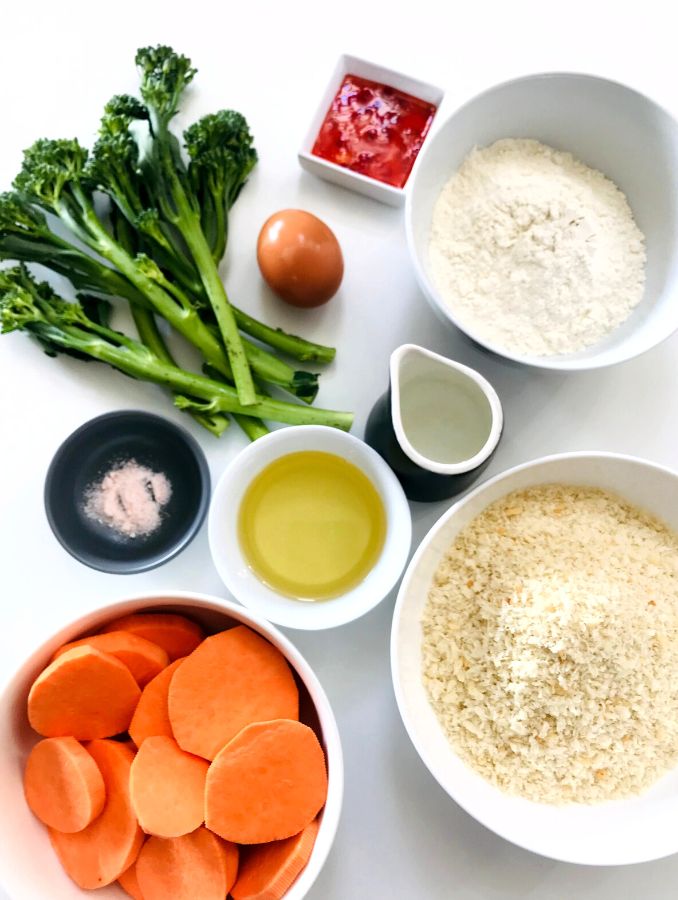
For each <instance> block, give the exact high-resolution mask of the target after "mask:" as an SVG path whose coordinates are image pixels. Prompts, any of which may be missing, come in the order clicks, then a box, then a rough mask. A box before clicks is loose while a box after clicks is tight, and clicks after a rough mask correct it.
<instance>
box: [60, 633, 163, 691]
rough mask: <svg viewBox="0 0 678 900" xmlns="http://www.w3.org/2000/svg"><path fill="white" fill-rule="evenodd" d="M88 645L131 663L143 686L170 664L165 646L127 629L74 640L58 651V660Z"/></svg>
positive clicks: (137, 678)
mask: <svg viewBox="0 0 678 900" xmlns="http://www.w3.org/2000/svg"><path fill="white" fill-rule="evenodd" d="M84 646H87V647H94V648H95V649H97V650H101V652H102V653H110V654H111V656H115V657H116V659H119V660H120V662H121V663H124V664H125V665H126V666H127V668H128V669H129V670H130V672H131V673H132V675H133V676H134V679H135V681H136V682H137V684H138V685H139V687H141V688H143V687H144V686H145V685H146V684H148V682H149V681H150V680H151V679H152V678H155V676H156V675H158V673H160V672H162V670H163V669H164V668H165V666H166V665H167V664H168V663H169V657H168V656H167V653H166V652H165V651H164V650H163V649H162V647H159V646H158V645H157V644H153V643H151V641H147V640H146V639H145V638H142V637H139V636H138V635H136V634H129V633H128V632H127V631H112V632H110V633H109V634H93V635H91V636H90V637H86V638H80V640H78V641H71V642H70V644H64V646H63V647H60V648H59V649H58V650H57V652H56V653H55V654H54V659H58V658H59V657H60V656H62V655H63V654H64V653H67V652H68V651H69V650H72V649H73V648H74V647H84Z"/></svg>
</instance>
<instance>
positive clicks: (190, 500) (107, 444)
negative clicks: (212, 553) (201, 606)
mask: <svg viewBox="0 0 678 900" xmlns="http://www.w3.org/2000/svg"><path fill="white" fill-rule="evenodd" d="M128 459H134V460H136V461H137V462H138V463H139V464H140V465H145V466H148V467H149V468H150V469H153V470H154V471H156V472H164V474H165V475H166V476H167V478H168V479H169V481H170V482H171V485H172V496H171V498H170V500H169V502H168V504H167V506H166V507H165V508H164V510H163V516H162V521H161V524H160V526H159V528H157V529H156V530H155V531H154V532H152V533H151V534H149V535H145V536H141V535H139V536H136V537H128V536H125V535H120V534H119V533H117V532H116V531H114V530H113V529H112V528H109V527H108V526H106V525H104V524H102V523H99V522H97V521H93V520H92V519H90V518H89V517H88V516H87V515H86V514H85V512H84V505H85V495H86V492H87V489H88V488H89V487H90V486H91V485H92V484H93V483H95V482H97V481H99V480H100V479H101V478H102V476H103V475H105V474H106V472H107V470H108V469H110V468H111V467H112V466H114V465H115V464H116V463H119V462H121V461H125V460H128ZM209 496H210V476H209V469H208V467H207V461H206V459H205V456H204V454H203V452H202V450H201V449H200V447H199V445H198V443H197V442H196V441H195V440H194V439H193V438H192V437H191V435H190V434H188V432H187V431H185V430H184V429H183V428H180V427H179V426H178V425H174V424H173V423H172V422H169V421H167V419H163V418H162V417H161V416H155V415H152V414H151V413H147V412H141V411H137V410H120V411H118V412H112V413H106V414H105V415H103V416H98V417H97V418H96V419H91V420H90V421H89V422H85V424H84V425H81V426H80V428H78V429H76V430H75V431H74V432H73V434H72V435H71V436H70V437H68V438H66V440H65V441H64V442H63V444H62V445H61V446H60V447H59V449H58V450H57V452H56V454H55V455H54V459H53V460H52V462H51V463H50V467H49V469H48V471H47V478H46V480H45V510H46V512H47V519H48V521H49V524H50V526H51V528H52V531H53V532H54V534H55V536H56V538H57V540H58V541H59V543H60V544H61V545H62V547H64V549H66V550H67V551H68V552H69V553H70V554H71V556H74V557H75V558H76V559H77V560H79V561H80V562H82V563H84V564H85V565H86V566H90V567H91V568H93V569H99V571H101V572H114V573H117V574H132V573H134V572H144V571H146V570H147V569H153V568H155V567H156V566H159V565H162V563H165V562H167V561H168V560H169V559H172V557H174V556H176V555H177V554H178V553H180V552H181V551H182V550H183V549H184V547H186V546H187V545H188V544H189V543H190V542H191V541H192V540H193V538H194V537H195V535H196V534H197V533H198V530H199V529H200V526H201V525H202V522H203V519H204V518H205V513H206V512H207V507H208V505H209Z"/></svg>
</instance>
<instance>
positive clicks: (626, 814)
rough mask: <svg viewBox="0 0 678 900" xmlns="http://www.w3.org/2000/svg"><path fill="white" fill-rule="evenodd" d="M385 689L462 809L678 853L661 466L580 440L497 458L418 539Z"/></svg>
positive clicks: (516, 834) (666, 485)
mask: <svg viewBox="0 0 678 900" xmlns="http://www.w3.org/2000/svg"><path fill="white" fill-rule="evenodd" d="M391 662H392V670H393V683H394V687H395V692H396V697H397V701H398V706H399V708H400V712H401V715H402V718H403V721H404V723H405V726H406V728H407V731H408V733H409V735H410V738H411V739H412V742H413V743H414V746H415V748H416V749H417V751H418V753H419V755H420V756H421V758H422V760H423V762H424V763H425V765H426V766H427V767H428V769H429V770H430V772H431V774H432V775H433V776H434V778H436V780H437V781H438V782H439V784H440V785H441V787H442V788H443V789H444V790H445V791H447V793H448V794H449V795H450V797H452V798H453V799H454V800H455V801H456V802H457V803H458V804H459V805H460V806H461V807H463V808H464V809H465V810H466V811H467V812H468V813H469V814H470V815H472V816H473V817H474V818H476V819H477V820H478V821H479V822H481V823H482V824H483V825H485V826H486V827H487V828H490V829H491V830H492V831H494V832H496V833H497V834H498V835H500V836H501V837H503V838H506V839H507V840H509V841H512V842H513V843H515V844H518V845H519V846H521V847H524V848H526V849H528V850H531V851H533V852H535V853H539V854H542V855H543V856H547V857H551V858H553V859H559V860H563V861H566V862H571V863H578V864H584V865H622V864H627V863H638V862H646V861H649V860H653V859H658V858H661V857H664V856H668V855H669V854H672V853H675V852H677V851H678V828H677V827H676V822H678V474H677V473H675V472H672V471H671V470H669V469H666V468H664V467H662V466H659V465H655V464H654V463H650V462H647V461H645V460H641V459H636V458H633V457H629V456H621V455H616V454H610V453H595V452H590V453H589V452H579V453H566V454H560V455H556V456H549V457H545V458H543V459H539V460H535V461H534V462H530V463H526V464H524V465H521V466H517V467H516V468H514V469H510V470H509V471H507V472H504V473H503V474H501V475H498V476H496V477H495V478H492V479H490V480H489V481H487V482H485V483H484V484H482V485H481V486H480V487H478V488H476V489H475V490H473V491H471V492H470V493H469V494H467V495H466V496H465V497H464V498H463V499H462V500H460V501H459V502H457V503H455V504H454V505H453V506H452V507H451V508H450V509H449V510H448V511H447V512H446V513H444V515H443V516H442V517H441V518H440V519H439V520H438V522H437V523H436V524H435V525H434V526H433V528H432V529H431V530H430V531H429V533H428V534H427V535H426V537H425V538H424V540H423V541H422V543H421V545H420V546H419V548H418V550H417V552H416V553H415V555H414V558H413V559H412V562H411V563H410V566H409V568H408V570H407V572H406V574H405V577H404V579H403V583H402V586H401V588H400V592H399V595H398V600H397V604H396V608H395V613H394V619H393V632H392V638H391Z"/></svg>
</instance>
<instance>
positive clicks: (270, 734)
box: [205, 719, 327, 844]
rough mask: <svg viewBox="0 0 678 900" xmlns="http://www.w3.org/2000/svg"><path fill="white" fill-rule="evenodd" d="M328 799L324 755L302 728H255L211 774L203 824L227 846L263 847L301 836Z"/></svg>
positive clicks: (279, 724) (282, 723) (229, 748)
mask: <svg viewBox="0 0 678 900" xmlns="http://www.w3.org/2000/svg"><path fill="white" fill-rule="evenodd" d="M326 798H327V770H326V767H325V754H324V753H323V749H322V747H321V746H320V744H319V742H318V738H317V737H316V736H315V732H314V731H312V729H310V728H309V727H308V725H304V724H302V723H301V722H295V721H293V720H291V719H277V720H274V721H272V722H256V723H254V724H253V725H248V726H247V727H246V728H243V730H242V731H241V732H240V733H239V734H238V735H237V736H236V737H234V738H233V740H232V741H230V742H229V743H228V744H227V745H226V746H225V747H224V749H223V750H222V751H221V752H220V753H219V754H218V755H217V756H216V758H215V759H214V761H213V763H212V764H211V766H210V768H209V772H208V773H207V786H206V791H205V824H206V825H207V827H208V828H209V829H211V830H212V831H214V832H215V833H216V834H218V835H219V836H220V837H222V838H224V840H226V841H234V842H235V843H238V844H263V843H266V842H267V841H279V840H283V839H284V838H288V837H292V835H294V834H298V833H299V832H300V831H301V830H302V829H304V828H306V826H307V825H308V824H309V822H311V821H312V820H313V819H314V818H315V817H316V816H317V815H318V813H319V812H320V810H321V809H322V807H323V805H324V804H325V800H326Z"/></svg>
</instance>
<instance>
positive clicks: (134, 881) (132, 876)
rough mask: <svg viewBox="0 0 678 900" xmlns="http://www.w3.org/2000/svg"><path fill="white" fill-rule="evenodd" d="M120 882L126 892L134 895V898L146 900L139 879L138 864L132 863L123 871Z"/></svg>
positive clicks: (135, 899)
mask: <svg viewBox="0 0 678 900" xmlns="http://www.w3.org/2000/svg"><path fill="white" fill-rule="evenodd" d="M118 884H119V885H120V887H121V888H122V889H123V891H124V892H125V893H126V894H129V895H130V897H133V898H134V900H144V895H143V894H142V893H141V888H140V887H139V879H138V878H137V864H136V863H134V865H131V866H130V867H129V869H128V870H127V871H126V872H123V873H122V875H121V876H120V878H118Z"/></svg>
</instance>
